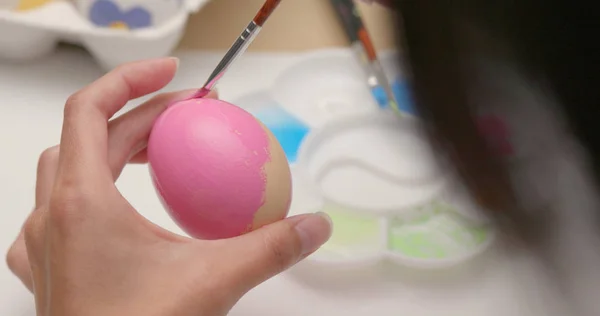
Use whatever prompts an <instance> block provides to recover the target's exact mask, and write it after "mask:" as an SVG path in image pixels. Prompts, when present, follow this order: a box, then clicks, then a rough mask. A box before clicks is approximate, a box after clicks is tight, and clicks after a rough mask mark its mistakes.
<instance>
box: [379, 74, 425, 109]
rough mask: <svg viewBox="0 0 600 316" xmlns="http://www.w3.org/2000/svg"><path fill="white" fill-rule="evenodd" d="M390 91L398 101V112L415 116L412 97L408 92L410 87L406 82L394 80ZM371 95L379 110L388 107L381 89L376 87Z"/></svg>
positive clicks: (386, 99) (385, 96)
mask: <svg viewBox="0 0 600 316" xmlns="http://www.w3.org/2000/svg"><path fill="white" fill-rule="evenodd" d="M391 85H392V91H393V92H394V96H395V97H396V100H397V101H398V107H399V108H400V111H402V112H406V113H408V114H412V115H416V112H415V108H414V103H413V100H412V95H411V92H410V86H409V85H408V82H406V81H405V80H402V79H400V78H398V79H396V80H394V81H393V82H392V83H391ZM371 93H372V94H373V96H374V97H375V100H377V103H378V104H379V106H380V107H381V108H387V107H388V98H387V95H386V93H385V90H384V89H383V87H376V88H373V89H372V90H371Z"/></svg>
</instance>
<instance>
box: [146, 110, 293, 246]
mask: <svg viewBox="0 0 600 316" xmlns="http://www.w3.org/2000/svg"><path fill="white" fill-rule="evenodd" d="M148 159H149V163H150V170H151V174H152V179H153V182H154V185H155V187H156V189H157V192H158V193H159V195H160V197H161V200H162V201H163V204H164V205H165V207H166V208H167V211H168V212H169V214H170V215H171V217H172V218H173V220H174V221H175V222H176V223H177V224H178V225H179V226H180V227H181V228H182V229H183V230H184V231H185V232H186V233H188V234H189V235H190V236H192V237H195V238H199V239H223V238H229V237H235V236H239V235H241V234H244V233H247V232H249V231H252V230H255V229H257V228H260V227H262V226H264V225H267V224H270V223H273V222H275V221H277V220H280V219H283V218H285V217H286V216H287V213H288V210H289V206H290V203H291V191H292V182H291V174H290V169H289V165H288V162H287V159H286V156H285V154H284V152H283V149H282V148H281V146H280V144H279V143H278V142H277V140H276V139H275V137H274V136H273V134H272V133H271V132H270V131H269V130H268V129H267V128H266V127H265V126H264V125H263V124H262V123H260V122H259V121H258V120H257V119H255V118H254V116H252V115H251V114H250V113H248V112H246V111H245V110H243V109H241V108H239V107H237V106H235V105H232V104H230V103H227V102H224V101H220V100H212V99H192V100H187V101H183V102H179V103H176V104H174V105H172V106H170V107H169V108H168V109H167V110H166V111H165V112H164V113H163V114H162V115H161V116H160V117H159V118H158V119H157V121H156V122H155V124H154V127H153V129H152V132H151V135H150V139H149V143H148Z"/></svg>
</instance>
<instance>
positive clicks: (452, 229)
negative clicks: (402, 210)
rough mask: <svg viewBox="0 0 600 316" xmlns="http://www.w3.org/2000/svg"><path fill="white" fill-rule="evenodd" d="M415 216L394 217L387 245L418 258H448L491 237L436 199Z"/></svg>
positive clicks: (466, 251)
mask: <svg viewBox="0 0 600 316" xmlns="http://www.w3.org/2000/svg"><path fill="white" fill-rule="evenodd" d="M421 211H423V213H422V214H419V216H417V217H415V218H411V219H409V220H407V219H398V218H396V219H392V220H391V221H390V230H389V231H390V234H389V236H388V247H389V248H390V249H391V250H392V251H395V252H398V253H401V254H403V255H405V256H409V257H412V258H415V259H448V258H452V257H454V256H460V255H463V254H466V253H469V252H472V251H474V250H476V249H477V248H478V247H479V246H481V245H482V244H483V243H484V242H486V241H487V240H488V238H490V234H489V232H488V231H487V229H486V228H484V227H477V226H473V225H470V224H469V223H468V222H467V221H466V220H465V219H464V218H462V216H460V215H458V214H457V213H456V212H455V211H454V210H453V209H452V208H451V207H450V206H447V205H443V204H441V203H434V204H432V205H431V206H430V207H429V208H428V209H422V210H421Z"/></svg>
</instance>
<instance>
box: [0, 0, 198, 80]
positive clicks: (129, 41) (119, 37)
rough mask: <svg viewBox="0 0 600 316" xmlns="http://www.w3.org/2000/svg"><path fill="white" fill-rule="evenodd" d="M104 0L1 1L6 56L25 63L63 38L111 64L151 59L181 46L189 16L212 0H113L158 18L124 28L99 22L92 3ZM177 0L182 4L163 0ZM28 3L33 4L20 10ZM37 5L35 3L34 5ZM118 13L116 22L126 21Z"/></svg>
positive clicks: (1, 53) (1, 44)
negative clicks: (94, 17) (145, 24)
mask: <svg viewBox="0 0 600 316" xmlns="http://www.w3.org/2000/svg"><path fill="white" fill-rule="evenodd" d="M97 1H99V0H77V3H72V2H70V1H66V0H0V60H5V61H11V62H24V61H29V60H32V59H35V58H39V57H42V56H45V55H46V54H48V53H50V52H51V51H52V50H54V47H55V46H56V44H57V43H58V42H69V43H76V44H80V45H81V46H83V47H85V48H86V49H87V50H89V52H90V53H91V54H92V55H93V56H94V57H95V58H96V59H97V61H98V62H99V64H100V65H102V66H103V67H104V68H105V69H107V70H108V69H112V68H114V67H116V66H117V65H119V64H122V63H125V62H130V61H134V60H139V59H145V58H155V57H163V56H167V55H169V54H170V53H171V52H172V50H173V49H174V48H175V47H176V45H177V44H178V42H179V40H180V39H181V36H182V35H183V31H184V27H185V24H186V22H187V19H188V16H189V14H190V13H192V12H196V11H198V10H200V8H202V7H203V6H204V5H205V4H206V3H207V2H208V1H209V0H144V1H141V0H138V1H135V0H111V1H105V2H111V3H112V4H114V5H116V6H117V7H119V9H120V10H121V12H122V14H123V18H122V19H121V20H127V17H126V14H127V12H129V11H131V10H132V9H136V8H138V9H139V8H143V9H144V10H146V11H147V12H150V13H152V14H154V15H153V16H154V17H156V19H155V21H154V22H155V24H153V25H150V26H148V27H143V28H138V29H131V30H123V29H118V28H113V27H110V26H107V27H104V26H101V25H97V23H93V22H92V21H91V20H92V19H91V16H90V13H89V10H90V6H91V5H92V4H93V3H94V2H97ZM165 1H168V2H171V1H173V2H176V3H177V8H175V9H174V8H172V7H168V8H169V9H168V10H167V9H165V4H164V3H161V2H165ZM24 3H26V4H27V3H28V4H30V5H31V6H32V8H28V9H27V10H19V9H18V8H19V5H23V4H24ZM34 4H35V5H34ZM123 23H125V22H123V21H120V20H119V18H118V17H115V21H114V26H119V25H122V24H123Z"/></svg>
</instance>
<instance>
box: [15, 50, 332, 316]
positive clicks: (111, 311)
mask: <svg viewBox="0 0 600 316" xmlns="http://www.w3.org/2000/svg"><path fill="white" fill-rule="evenodd" d="M176 68H177V61H176V60H175V59H170V58H165V59H158V60H149V61H143V62H137V63H132V64H127V65H124V66H121V67H119V68H117V69H115V70H114V71H112V72H110V73H108V74H107V75H105V76H104V77H102V78H101V79H99V80H97V81H96V82H94V83H92V84H91V85H90V86H88V87H86V88H84V89H83V90H81V91H79V92H77V93H75V94H74V95H73V96H72V97H71V98H69V100H68V101H67V103H66V106H65V111H64V124H63V129H62V138H61V142H60V146H57V147H53V148H50V149H48V150H46V151H45V152H44V153H43V154H42V155H41V157H40V161H39V165H38V173H37V186H36V197H35V210H34V211H33V212H32V214H31V215H30V217H29V218H28V220H27V222H26V223H25V225H24V227H23V231H22V233H21V235H20V236H19V237H18V239H17V240H16V242H15V243H14V245H13V246H12V247H11V249H10V250H9V253H8V258H7V260H8V263H9V266H10V268H11V270H12V271H13V272H14V273H15V274H16V275H17V276H18V277H19V278H20V279H21V280H22V281H23V283H24V284H25V285H26V286H27V287H28V288H29V289H30V290H32V291H33V293H34V294H35V301H36V309H37V314H38V315H40V316H54V315H60V316H71V315H73V316H85V315H111V316H118V315H157V316H159V315H165V316H166V315H169V316H174V315H225V314H226V313H227V312H228V311H229V310H230V309H231V308H232V306H233V305H234V304H235V303H236V302H237V301H238V300H239V299H240V298H241V297H242V296H243V295H244V294H245V293H246V292H247V291H248V290H250V289H252V288H253V287H255V286H257V285H258V284H260V283H262V282H263V281H265V280H267V279H269V278H271V277H272V276H275V275H277V274H278V273H280V272H282V271H284V270H286V269H287V268H289V267H290V266H292V265H294V264H295V263H297V262H298V261H299V260H301V259H303V258H304V257H306V256H307V255H308V254H310V253H312V252H314V251H315V250H316V249H317V248H318V247H319V246H321V245H322V244H323V243H324V242H325V241H326V240H327V239H328V238H329V235H330V231H331V227H330V222H329V221H328V219H327V217H325V216H321V215H317V214H314V215H312V214H311V215H302V216H297V217H292V218H288V219H286V220H283V221H280V222H277V223H274V224H272V225H269V226H266V227H263V228H261V229H259V230H257V231H254V232H251V233H249V234H247V235H244V236H241V237H237V238H233V239H228V240H219V241H200V240H194V239H190V238H186V237H182V236H179V235H176V234H173V233H171V232H169V231H166V230H164V229H162V228H160V227H157V226H155V225H154V224H152V223H150V222H149V221H147V220H146V219H145V218H144V217H142V216H141V215H140V214H139V213H138V212H137V211H136V210H135V209H134V208H133V207H132V206H131V205H130V204H129V203H128V202H127V200H125V199H124V198H123V196H121V194H120V193H119V191H118V190H117V188H116V186H115V185H114V182H115V180H116V179H117V177H118V176H119V175H120V173H121V171H122V169H123V168H124V166H125V165H126V164H127V163H128V162H144V160H145V150H144V148H145V145H146V141H147V139H148V135H149V132H150V129H151V127H152V124H153V122H154V120H155V118H156V117H157V116H158V115H159V114H160V113H161V112H162V111H163V110H164V109H165V108H166V106H167V104H168V103H170V102H172V101H174V100H177V99H178V98H183V97H186V96H187V95H188V94H189V93H190V92H188V93H185V92H183V93H172V94H163V95H159V96H157V97H155V98H153V99H152V100H150V101H148V102H146V103H145V104H143V105H141V106H139V107H138V108H136V109H134V110H132V111H130V112H128V113H126V114H124V115H122V116H121V117H118V118H115V119H112V120H111V117H112V116H113V115H114V114H115V113H116V112H117V111H118V110H119V109H121V108H122V107H123V106H124V105H125V104H126V103H127V102H128V101H129V100H131V99H134V98H137V97H140V96H143V95H145V94H148V93H151V92H154V91H156V90H159V89H161V88H162V87H164V86H165V85H166V84H167V83H168V82H170V81H171V79H172V78H173V76H174V74H175V71H176ZM212 97H215V96H214V95H213V96H212ZM232 198H235V197H232Z"/></svg>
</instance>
